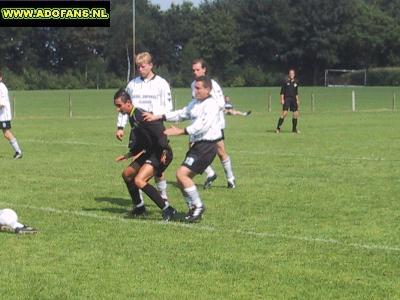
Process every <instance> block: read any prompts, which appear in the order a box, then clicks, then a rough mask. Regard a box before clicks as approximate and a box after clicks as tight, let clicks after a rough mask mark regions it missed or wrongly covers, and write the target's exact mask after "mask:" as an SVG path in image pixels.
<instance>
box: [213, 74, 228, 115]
mask: <svg viewBox="0 0 400 300" xmlns="http://www.w3.org/2000/svg"><path fill="white" fill-rule="evenodd" d="M212 94H213V96H214V97H215V99H216V100H217V103H218V106H219V109H220V110H223V109H224V107H225V97H224V93H223V92H222V89H221V86H220V85H219V84H218V83H217V82H216V81H215V80H213V81H212Z"/></svg>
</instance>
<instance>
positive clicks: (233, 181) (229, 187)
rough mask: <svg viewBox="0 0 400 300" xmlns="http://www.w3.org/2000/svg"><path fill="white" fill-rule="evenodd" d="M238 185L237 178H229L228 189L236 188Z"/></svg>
mask: <svg viewBox="0 0 400 300" xmlns="http://www.w3.org/2000/svg"><path fill="white" fill-rule="evenodd" d="M235 187H236V182H235V179H233V180H228V189H234V188H235Z"/></svg>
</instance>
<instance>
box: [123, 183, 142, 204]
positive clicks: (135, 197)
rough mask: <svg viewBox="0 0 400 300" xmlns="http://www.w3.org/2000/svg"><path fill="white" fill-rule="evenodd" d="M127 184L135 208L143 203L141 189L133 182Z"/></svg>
mask: <svg viewBox="0 0 400 300" xmlns="http://www.w3.org/2000/svg"><path fill="white" fill-rule="evenodd" d="M125 183H126V187H127V188H128V191H129V195H131V199H132V204H133V206H137V205H138V204H140V203H141V202H142V199H140V194H139V189H138V188H137V187H136V185H135V184H134V183H133V182H125Z"/></svg>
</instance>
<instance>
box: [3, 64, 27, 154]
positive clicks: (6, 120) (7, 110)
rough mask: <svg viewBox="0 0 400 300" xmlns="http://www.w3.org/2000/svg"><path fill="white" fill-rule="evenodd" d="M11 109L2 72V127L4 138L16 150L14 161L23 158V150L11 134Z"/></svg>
mask: <svg viewBox="0 0 400 300" xmlns="http://www.w3.org/2000/svg"><path fill="white" fill-rule="evenodd" d="M11 119H12V116H11V107H10V99H9V97H8V89H7V87H6V85H5V84H4V83H3V75H2V72H1V71H0V127H1V130H2V131H3V135H4V137H5V138H6V139H7V140H8V141H9V142H10V144H11V147H12V148H13V149H14V151H15V154H14V159H19V158H22V150H21V148H20V147H19V145H18V142H17V139H16V138H15V137H14V135H13V134H12V132H11Z"/></svg>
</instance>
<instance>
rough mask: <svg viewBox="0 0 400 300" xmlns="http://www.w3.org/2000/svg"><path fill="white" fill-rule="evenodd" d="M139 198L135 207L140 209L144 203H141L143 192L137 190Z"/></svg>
mask: <svg viewBox="0 0 400 300" xmlns="http://www.w3.org/2000/svg"><path fill="white" fill-rule="evenodd" d="M139 197H140V203H139V204H138V205H136V207H142V206H144V201H143V192H142V190H139Z"/></svg>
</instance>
